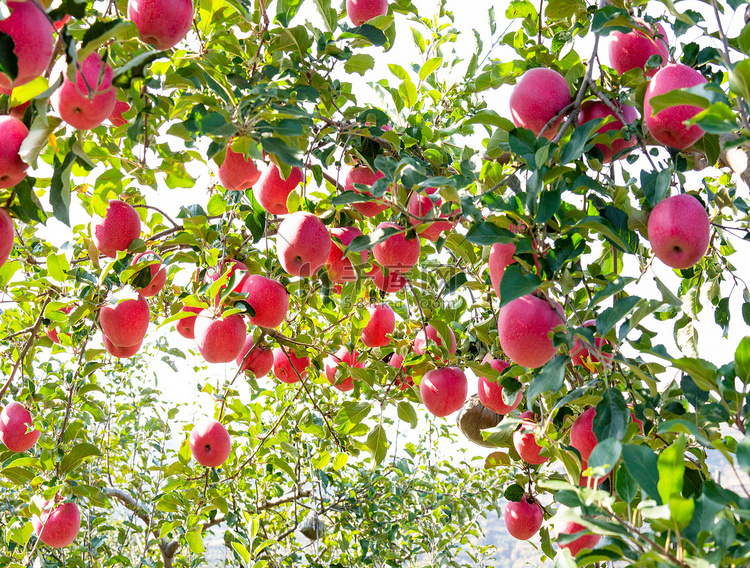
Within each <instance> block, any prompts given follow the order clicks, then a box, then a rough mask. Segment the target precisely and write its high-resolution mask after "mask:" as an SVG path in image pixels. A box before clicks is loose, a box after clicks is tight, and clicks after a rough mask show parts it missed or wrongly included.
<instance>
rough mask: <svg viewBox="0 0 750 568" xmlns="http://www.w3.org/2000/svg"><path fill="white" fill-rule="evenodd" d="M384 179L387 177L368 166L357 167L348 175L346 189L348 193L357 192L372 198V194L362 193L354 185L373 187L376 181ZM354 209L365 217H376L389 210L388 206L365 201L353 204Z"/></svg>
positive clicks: (345, 183)
mask: <svg viewBox="0 0 750 568" xmlns="http://www.w3.org/2000/svg"><path fill="white" fill-rule="evenodd" d="M382 177H385V176H384V175H383V173H382V172H377V173H376V172H373V171H372V170H371V169H370V168H368V167H367V166H355V167H353V168H352V169H351V170H349V172H348V173H347V174H346V180H345V182H344V189H345V190H346V191H356V192H357V193H362V194H364V195H369V196H370V197H372V193H370V192H369V191H360V190H359V189H357V188H356V187H354V184H355V183H356V184H362V185H369V186H372V184H374V183H375V181H377V180H378V179H380V178H382ZM352 207H353V208H354V210H355V211H357V212H358V213H359V214H360V215H364V216H365V217H375V216H376V215H378V214H380V213H382V212H383V211H385V210H386V209H388V205H384V204H382V203H379V202H378V201H375V200H373V201H365V202H361V203H352Z"/></svg>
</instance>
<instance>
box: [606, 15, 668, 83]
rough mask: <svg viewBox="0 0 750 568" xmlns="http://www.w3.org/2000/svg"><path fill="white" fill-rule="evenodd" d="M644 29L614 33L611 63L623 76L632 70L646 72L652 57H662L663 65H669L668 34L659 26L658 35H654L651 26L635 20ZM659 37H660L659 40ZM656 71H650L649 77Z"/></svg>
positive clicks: (610, 54) (610, 51)
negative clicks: (647, 63) (647, 64)
mask: <svg viewBox="0 0 750 568" xmlns="http://www.w3.org/2000/svg"><path fill="white" fill-rule="evenodd" d="M633 19H634V20H635V22H636V23H638V24H640V25H641V26H642V27H640V28H635V29H633V31H630V32H628V33H622V32H612V35H611V36H610V37H611V38H612V39H611V41H610V42H609V62H610V64H611V65H612V67H614V69H615V71H617V74H618V75H623V74H624V73H626V72H627V71H630V70H631V69H636V68H638V69H642V70H643V71H644V72H645V71H646V62H647V61H648V59H649V57H651V56H652V55H660V56H661V59H662V65H666V64H667V63H669V46H668V45H667V41H666V40H667V32H666V31H665V30H664V27H663V26H662V25H661V24H659V27H658V28H657V33H656V34H652V32H651V26H650V25H649V24H647V23H646V22H645V21H644V20H642V19H641V18H633ZM657 36H660V37H658V39H657ZM654 73H656V69H650V70H649V71H648V73H646V76H647V77H651V76H653V74H654Z"/></svg>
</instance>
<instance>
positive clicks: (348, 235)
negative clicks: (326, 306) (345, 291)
mask: <svg viewBox="0 0 750 568" xmlns="http://www.w3.org/2000/svg"><path fill="white" fill-rule="evenodd" d="M331 236H332V237H335V239H337V240H334V239H331V243H332V244H331V253H330V254H329V255H328V261H327V262H326V268H327V269H328V278H329V280H330V281H331V282H334V283H337V284H344V283H346V282H356V281H357V271H356V270H355V269H354V266H352V261H351V260H349V259H348V258H346V257H345V256H344V249H346V247H348V246H349V245H350V244H351V242H352V241H353V240H354V239H356V238H357V237H361V236H362V231H360V230H359V229H358V228H357V227H334V228H333V229H331ZM339 241H340V242H341V245H340V246H341V247H343V248H340V246H339V244H338V243H339ZM360 256H361V257H362V264H363V265H364V264H366V263H367V257H368V256H369V253H368V252H367V251H366V250H363V251H362V252H360Z"/></svg>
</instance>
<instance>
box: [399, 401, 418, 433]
mask: <svg viewBox="0 0 750 568" xmlns="http://www.w3.org/2000/svg"><path fill="white" fill-rule="evenodd" d="M398 417H399V418H400V419H401V421H403V422H408V423H409V426H411V427H412V428H416V427H417V424H419V418H418V417H417V411H416V410H414V406H412V404H411V403H410V402H409V401H408V400H401V401H399V403H398Z"/></svg>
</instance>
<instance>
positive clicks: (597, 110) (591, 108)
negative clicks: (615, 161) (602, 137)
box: [578, 101, 638, 164]
mask: <svg viewBox="0 0 750 568" xmlns="http://www.w3.org/2000/svg"><path fill="white" fill-rule="evenodd" d="M619 108H620V111H621V114H622V117H623V118H624V119H625V120H626V121H627V123H628V124H631V123H633V122H635V121H637V120H638V112H637V111H636V110H635V109H634V108H633V107H632V106H629V105H619ZM608 116H613V117H615V118H614V120H612V121H610V122H608V123H607V124H605V125H603V126H601V127H600V128H599V129H598V130H597V131H596V132H597V133H602V132H609V131H611V130H615V131H619V130H622V129H623V128H625V125H624V124H623V123H622V121H621V120H620V119H619V118H617V115H616V114H615V112H614V111H613V110H612V109H611V108H609V107H608V106H607V105H605V104H604V103H603V102H601V101H585V102H584V103H583V104H582V105H581V112H580V113H579V115H578V124H584V123H586V122H589V121H590V120H595V119H597V118H607V117H608ZM635 142H636V140H635V137H631V138H630V140H625V139H624V138H618V139H616V140H613V141H612V144H611V145H608V144H597V145H596V147H597V148H599V150H601V152H602V154H604V158H603V161H604V163H605V164H606V163H609V162H611V161H612V158H613V157H614V155H615V154H617V153H618V152H620V151H622V150H624V149H625V148H632V147H633V146H635ZM623 157H624V156H623Z"/></svg>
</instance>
